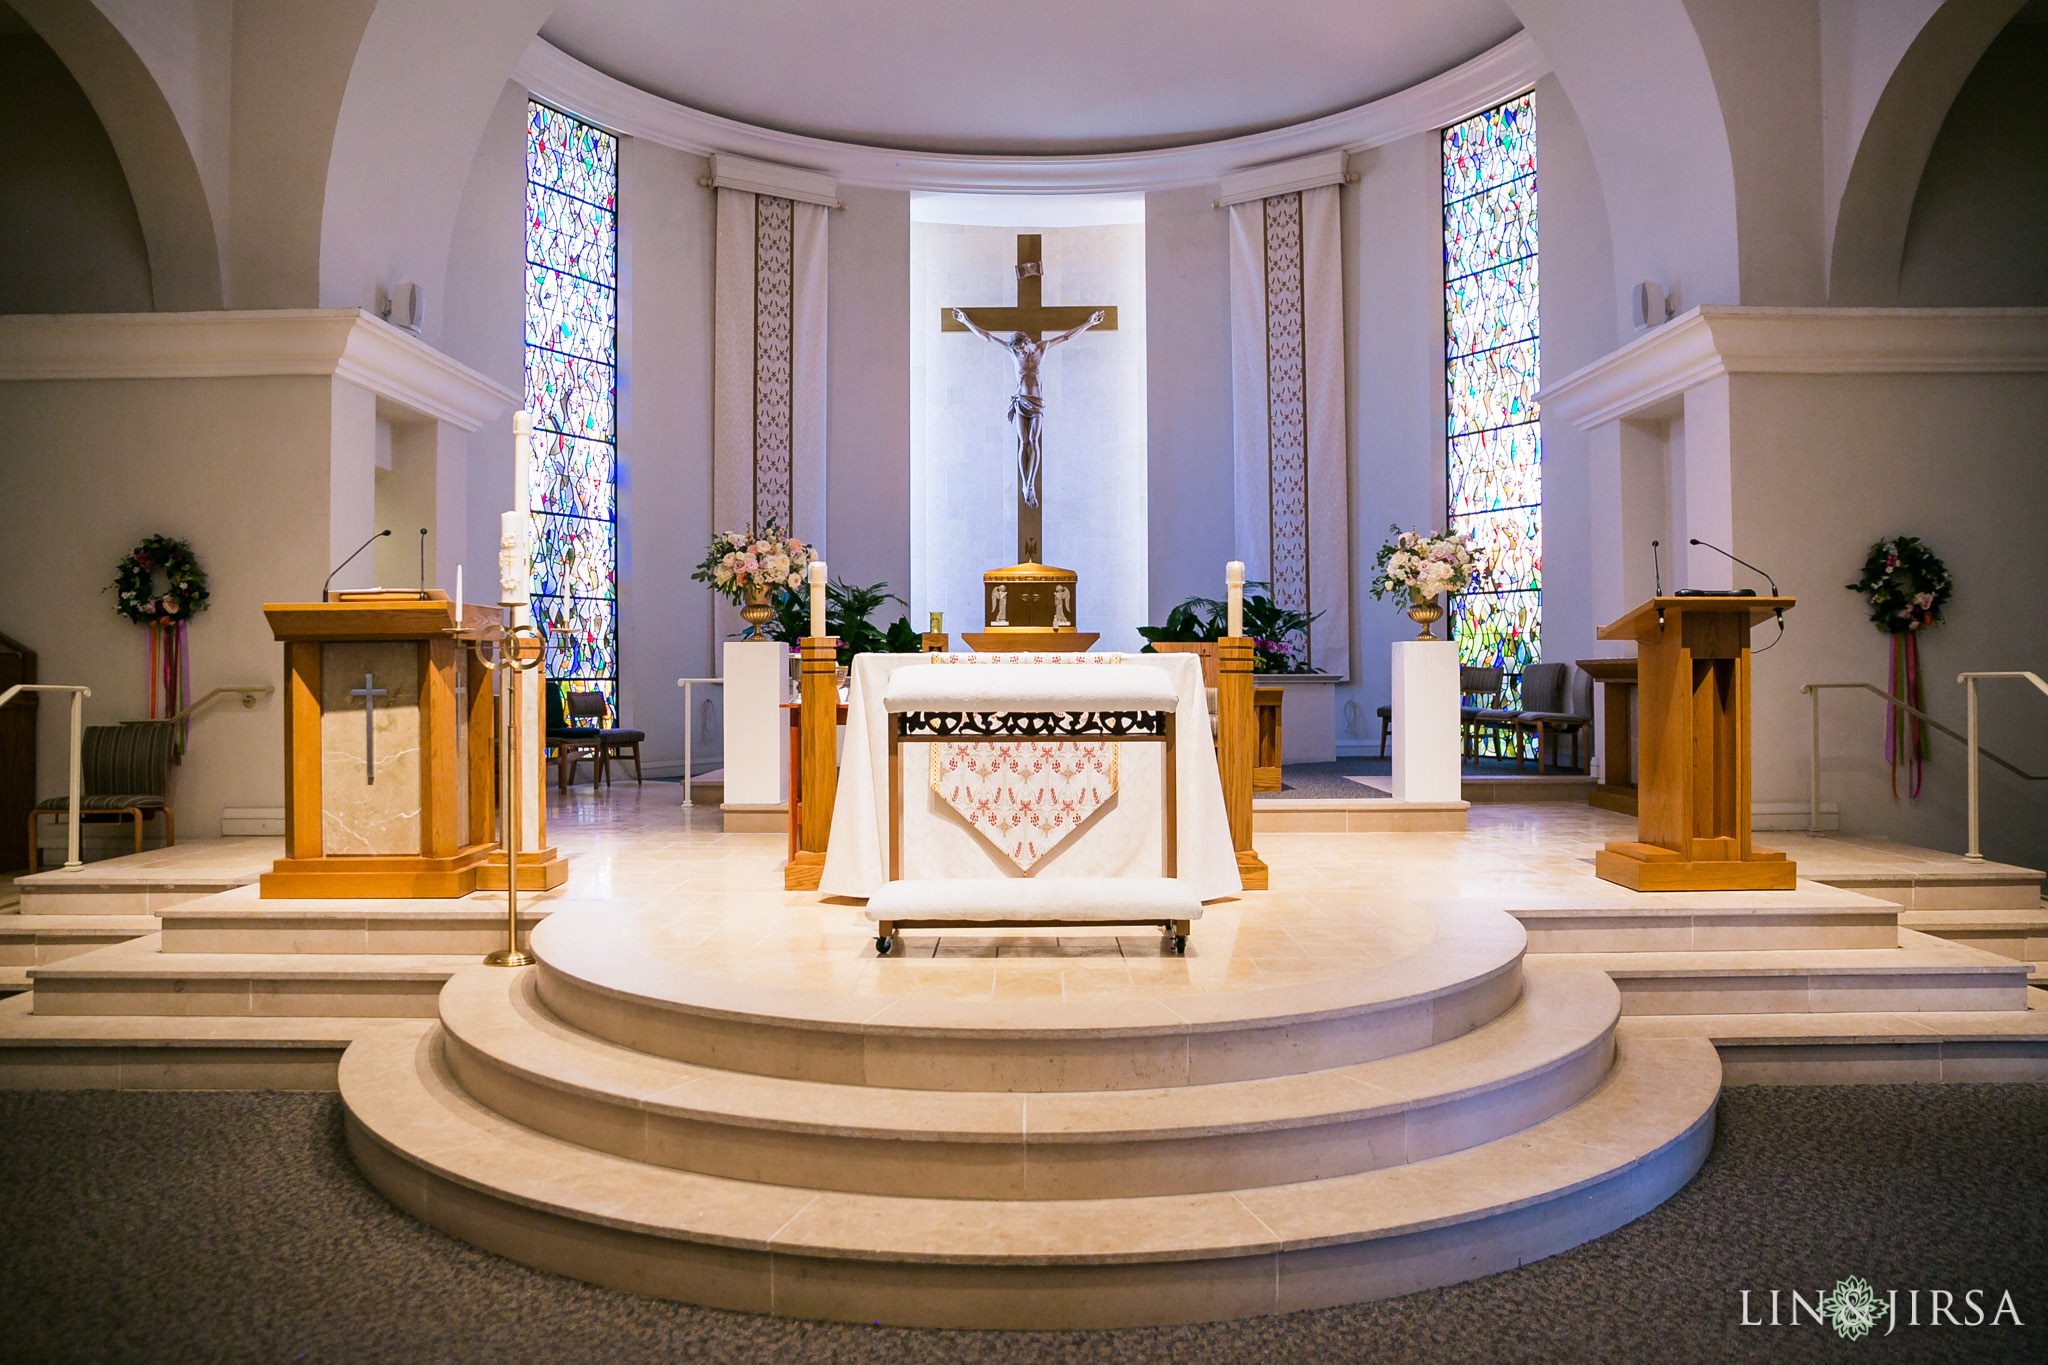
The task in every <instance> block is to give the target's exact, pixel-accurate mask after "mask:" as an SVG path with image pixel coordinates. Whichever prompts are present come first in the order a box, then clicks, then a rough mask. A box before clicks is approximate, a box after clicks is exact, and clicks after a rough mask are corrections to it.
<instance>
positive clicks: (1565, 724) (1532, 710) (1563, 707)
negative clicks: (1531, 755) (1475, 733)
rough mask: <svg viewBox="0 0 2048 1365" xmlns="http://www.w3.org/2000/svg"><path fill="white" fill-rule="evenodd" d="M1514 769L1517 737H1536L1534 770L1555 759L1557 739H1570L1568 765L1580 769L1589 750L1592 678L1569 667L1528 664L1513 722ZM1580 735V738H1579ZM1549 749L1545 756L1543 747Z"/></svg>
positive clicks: (1519, 765) (1518, 768)
mask: <svg viewBox="0 0 2048 1365" xmlns="http://www.w3.org/2000/svg"><path fill="white" fill-rule="evenodd" d="M1513 728H1514V735H1515V770H1516V771H1517V772H1519V771H1521V768H1522V745H1521V738H1522V736H1523V735H1524V734H1526V733H1533V734H1534V735H1535V736H1536V771H1537V772H1538V773H1539V774H1540V773H1542V772H1544V771H1545V770H1546V768H1547V766H1548V764H1549V763H1550V762H1552V761H1555V760H1556V758H1557V740H1558V736H1560V735H1563V734H1567V733H1568V734H1570V735H1571V737H1572V765H1573V766H1574V767H1580V768H1583V767H1584V766H1586V759H1587V758H1588V757H1590V756H1591V754H1592V749H1593V743H1592V739H1593V678H1592V675H1591V674H1589V673H1587V672H1586V671H1585V670H1584V669H1579V668H1574V667H1572V666H1571V665H1570V664H1562V663H1560V664H1530V665H1529V667H1528V670H1527V671H1526V672H1524V673H1523V674H1522V709H1521V710H1520V711H1519V712H1517V713H1516V715H1515V719H1514V727H1513ZM1582 736H1583V738H1582ZM1546 742H1548V744H1549V746H1550V749H1549V753H1548V754H1547V755H1546V753H1545V751H1544V745H1545V743H1546Z"/></svg>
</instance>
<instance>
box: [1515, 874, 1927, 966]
mask: <svg viewBox="0 0 2048 1365" xmlns="http://www.w3.org/2000/svg"><path fill="white" fill-rule="evenodd" d="M1598 885H1599V887H1600V889H1597V890H1592V891H1588V892H1585V893H1582V894H1579V895H1576V896H1555V895H1553V896H1518V897H1515V898H1513V899H1510V900H1508V901H1506V902H1505V903H1504V904H1503V908H1504V909H1506V910H1507V912H1508V913H1509V914H1511V915H1513V916H1514V917H1515V918H1516V919H1517V920H1518V921H1520V922H1521V925H1522V928H1523V929H1525V930H1527V931H1528V934H1529V951H1530V952H1531V953H1532V954H1533V953H1650V952H1741V951H1765V952H1771V951H1781V950H1802V949H1846V948H1895V947H1897V946H1898V925H1899V923H1900V913H1901V912H1900V910H1899V907H1898V906H1896V905H1893V904H1891V903H1890V902H1888V901H1882V900H1878V899H1876V898H1874V897H1871V896H1865V895H1860V894H1858V893H1856V892H1853V891H1841V890H1837V889H1835V888H1834V887H1831V886H1823V885H1819V884H1817V883H1811V882H1809V883H1805V884H1802V885H1801V886H1799V887H1798V888H1797V889H1795V890H1792V891H1708V892H1647V893H1637V892H1629V891H1624V890H1621V888H1618V887H1616V888H1611V890H1612V891H1613V892H1618V894H1610V889H1609V888H1607V886H1606V883H1600V884H1598Z"/></svg>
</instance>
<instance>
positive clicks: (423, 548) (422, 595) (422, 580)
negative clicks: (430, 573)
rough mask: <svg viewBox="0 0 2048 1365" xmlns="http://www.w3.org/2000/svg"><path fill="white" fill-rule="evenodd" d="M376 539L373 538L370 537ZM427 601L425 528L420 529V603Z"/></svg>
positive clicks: (373, 537)
mask: <svg viewBox="0 0 2048 1365" xmlns="http://www.w3.org/2000/svg"><path fill="white" fill-rule="evenodd" d="M371 539H372V540H374V539H376V537H375V536H372V537H371ZM426 600H427V528H426V527H424V526H422V527H420V601H422V602H424V601H426Z"/></svg>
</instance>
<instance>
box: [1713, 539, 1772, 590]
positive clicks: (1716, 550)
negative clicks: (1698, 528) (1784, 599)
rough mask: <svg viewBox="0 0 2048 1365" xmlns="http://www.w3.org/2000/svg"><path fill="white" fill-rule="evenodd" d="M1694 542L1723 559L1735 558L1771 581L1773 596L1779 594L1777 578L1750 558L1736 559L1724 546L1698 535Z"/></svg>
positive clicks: (1742, 564)
mask: <svg viewBox="0 0 2048 1365" xmlns="http://www.w3.org/2000/svg"><path fill="white" fill-rule="evenodd" d="M1692 543H1693V544H1694V545H1697V546H1699V547H1700V548H1701V549H1703V550H1712V551H1713V552H1714V553H1715V554H1717V555H1719V556H1721V558H1723V559H1733V560H1735V562H1736V563H1737V564H1740V565H1741V566H1742V567H1743V568H1745V569H1747V570H1749V571H1750V572H1751V573H1753V574H1755V575H1757V576H1758V577H1759V578H1761V579H1763V581H1764V582H1766V583H1769V584H1770V585H1771V596H1773V597H1776V596H1777V595H1778V584H1777V581H1776V580H1775V579H1773V578H1772V577H1771V576H1770V575H1769V574H1767V573H1765V572H1764V571H1763V570H1762V569H1759V568H1758V567H1757V566H1756V565H1754V564H1752V563H1750V562H1749V561H1748V560H1746V559H1736V558H1735V556H1734V555H1731V554H1729V553H1728V552H1727V551H1726V550H1724V549H1722V548H1721V547H1720V546H1718V545H1709V544H1707V542H1705V541H1704V540H1700V539H1699V538H1697V537H1695V538H1694V539H1693V541H1692Z"/></svg>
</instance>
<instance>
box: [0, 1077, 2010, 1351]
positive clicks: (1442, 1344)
mask: <svg viewBox="0 0 2048 1365" xmlns="http://www.w3.org/2000/svg"><path fill="white" fill-rule="evenodd" d="M339 1115H340V1104H339V1101H338V1100H337V1099H336V1097H334V1096H332V1095H286V1094H232V1093H227V1094H120V1093H112V1092H82V1093H71V1094H22V1093H0V1210H4V1214H0V1232H4V1235H0V1358H4V1359H6V1360H9V1361H74V1360H75V1361H100V1360H105V1361H185V1360H205V1361H243V1360H248V1361H272V1360H309V1361H472V1360H473V1361H494V1362H495V1361H556V1360H595V1359H604V1360H620V1361H638V1360H661V1361H698V1360H703V1361H721V1362H725V1361H732V1362H737V1361H827V1362H834V1365H854V1363H855V1362H870V1361H873V1362H892V1363H893V1362H927V1361H932V1362H935V1361H953V1360H969V1361H999V1362H1012V1361H1015V1362H1022V1361H1059V1362H1084V1361H1085V1362H1137V1361H1173V1362H1182V1363H1185V1365H1203V1363H1205V1362H1221V1361H1259V1362H1289V1361H1319V1360H1328V1361H1366V1360H1387V1361H1402V1362H1410V1361H1467V1360H1469V1361H1489V1362H1490V1361H1582V1360H1584V1361H1610V1360H1611V1361H1628V1362H1641V1361H1722V1360H1755V1361H1797V1360H1844V1361H1856V1360H1913V1361H1921V1360H1956V1361H1980V1360H1982V1361H1994V1360H2023V1359H2028V1358H2031V1359H2034V1360H2042V1359H2048V1332H2044V1329H2043V1327H2042V1323H2043V1322H2044V1321H2048V1217H2044V1213H2043V1202H2042V1201H2043V1196H2044V1195H2048V1086H2027V1085H2008V1086H1988V1085H1987V1086H1884V1087H1878V1086H1868V1087H1840V1088H1825V1087H1812V1088H1796V1089H1777V1090H1772V1089H1741V1090H1731V1091H1729V1092H1727V1094H1726V1095H1725V1096H1724V1097H1723V1099H1722V1101H1721V1115H1720V1123H1721V1129H1720V1136H1719V1140H1718V1142H1717V1144H1716V1146H1715V1150H1714V1153H1713V1155H1712V1157H1711V1158H1710V1159H1709V1160H1708V1162H1707V1165H1706V1167H1705V1168H1704V1169H1703V1170H1702V1171H1701V1173H1700V1174H1699V1176H1698V1177H1697V1178H1696V1179H1695V1180H1694V1181H1693V1182H1692V1184H1691V1185H1689V1186H1688V1187H1687V1188H1685V1189H1684V1190H1682V1191H1680V1192H1679V1193H1678V1195H1677V1196H1675V1197H1674V1198H1673V1199H1671V1200H1670V1201H1669V1202H1667V1203H1666V1204H1664V1205H1663V1206H1662V1207H1660V1208H1658V1209H1656V1210H1655V1211H1653V1212H1652V1213H1650V1214H1649V1215H1648V1216H1646V1217H1644V1218H1642V1219H1640V1220H1638V1221H1637V1222H1635V1223H1632V1224H1630V1225H1629V1226H1628V1227H1625V1228H1623V1229H1621V1230H1620V1231H1618V1232H1616V1233H1614V1234H1612V1235H1610V1236H1608V1237H1606V1238H1603V1239H1601V1240H1599V1241H1597V1242H1593V1243H1590V1244H1588V1245H1586V1246H1583V1247H1579V1248H1577V1249H1575V1250H1572V1251H1569V1252H1566V1253H1564V1254H1562V1255H1559V1256H1554V1257H1551V1258H1549V1259H1547V1260H1543V1261H1538V1262H1535V1263H1533V1264H1530V1265H1527V1266H1524V1267H1522V1268H1520V1269H1518V1270H1513V1271H1509V1272H1507V1273H1505V1274H1501V1275H1494V1276H1489V1277H1487V1278H1485V1279H1482V1280H1477V1281H1473V1282H1471V1283H1469V1284H1464V1285H1457V1286H1454V1287H1452V1288H1449V1289H1443V1290H1437V1291H1432V1292H1429V1293H1423V1294H1415V1295H1410V1296H1408V1297H1406V1298H1402V1299H1396V1300H1391V1301H1388V1302H1384V1303H1378V1304H1367V1305H1362V1306H1359V1307H1355V1308H1344V1309H1332V1310H1326V1311H1318V1312H1309V1313H1297V1314H1294V1315H1292V1316H1288V1317H1278V1318H1263V1319H1254V1320H1251V1321H1246V1322H1235V1323H1222V1324H1217V1325H1213V1326H1203V1327H1184V1328H1159V1329H1133V1330H1123V1331H1096V1332H1071V1333H994V1332H932V1331H908V1330H899V1329H892V1328H877V1327H855V1326H844V1325H836V1324H819V1323H804V1322H791V1321H784V1320H779V1319H773V1318H765V1317H755V1316H750V1315H746V1314H739V1313H724V1312H716V1311H712V1310H709V1309H702V1308H691V1307H687V1306H684V1305H680V1304H672V1303H664V1302H659V1301H656V1300H651V1299H643V1298H639V1297H636V1296H633V1295H630V1294H621V1293H615V1292H612V1291H610V1290H604V1289H598V1288H594V1287H592V1286H589V1285H584V1284H579V1283H577V1282H575V1281H572V1280H566V1279H561V1278H558V1277H555V1276H551V1275H544V1274H541V1273H539V1272H536V1271H532V1270H528V1269H526V1268H525V1267H523V1266H519V1265H515V1264H513V1263H512V1262H510V1261H504V1260H500V1259H498V1258H497V1257H494V1256H490V1255H487V1254H485V1253H483V1252H480V1251H477V1250H474V1249H473V1248H471V1247H468V1246H465V1245H463V1244H462V1243H459V1242H456V1241H454V1240H452V1239H450V1238H447V1237H444V1236H443V1235H441V1234H440V1233H438V1232H434V1231H432V1230H431V1229H429V1228H427V1227H425V1226H423V1225H422V1224H420V1223H417V1222H414V1221H413V1220H412V1219H411V1218H409V1217H407V1216H406V1215H404V1214H401V1213H399V1212H397V1211H396V1210H395V1209H393V1208H392V1207H391V1206H390V1205H388V1204H386V1203H385V1202H384V1200H383V1199H382V1198H381V1197H380V1196H379V1195H378V1194H377V1193H376V1191H374V1190H372V1189H371V1188H370V1187H369V1186H368V1185H367V1184H366V1183H364V1181H363V1180H362V1179H361V1177H359V1176H358V1175H357V1174H356V1172H355V1169H354V1167H353V1166H352V1165H351V1164H350V1162H349V1160H348V1157H347V1154H346V1152H345V1151H344V1150H343V1147H342V1144H341V1133H340V1119H339ZM1852 1274H1854V1275H1861V1276H1863V1277H1864V1278H1865V1279H1867V1280H1869V1281H1870V1282H1871V1283H1872V1284H1873V1285H1875V1286H1877V1287H1878V1289H1879V1290H1880V1291H1883V1290H1885V1289H1887V1288H1890V1287H1899V1288H1901V1289H1902V1290H1903V1289H1904V1288H1907V1287H1920V1288H1948V1289H1952V1290H1956V1291H1961V1290H1964V1289H1968V1288H1984V1289H1988V1290H1991V1291H1992V1295H1991V1301H1990V1302H1991V1305H1992V1306H1994V1307H1995V1305H1996V1298H1997V1291H1999V1290H2007V1289H2009V1290H2010V1291H2011V1292H2012V1294H2013V1298H2014V1301H2015V1303H2016V1304H2017V1306H2018V1309H2019V1313H2020V1317H2021V1319H2022V1321H2023V1322H2024V1323H2025V1324H2026V1326H2025V1327H2024V1328H2022V1329H2018V1330H2015V1329H2013V1328H2010V1327H2000V1328H1996V1329H1993V1328H1990V1327H1979V1328H1975V1329H1971V1328H1966V1327H1951V1326H1946V1325H1944V1326H1941V1327H1932V1328H1930V1327H1922V1328H1919V1329H1914V1328H1910V1327H1905V1326H1901V1327H1900V1328H1899V1329H1898V1331H1897V1333H1896V1334H1895V1335H1893V1336H1891V1337H1889V1338H1882V1337H1878V1336H1872V1337H1871V1338H1869V1339H1866V1340H1864V1341H1861V1342H1848V1341H1841V1340H1838V1339H1837V1338H1836V1336H1835V1335H1834V1333H1833V1332H1832V1331H1831V1330H1830V1329H1828V1328H1825V1327H1815V1326H1813V1325H1812V1324H1810V1323H1807V1324H1804V1325H1802V1326H1801V1327H1799V1328H1798V1329H1796V1330H1795V1329H1790V1328H1779V1329H1776V1330H1773V1329H1770V1328H1767V1327H1756V1328H1747V1329H1745V1328H1742V1327H1740V1326H1738V1325H1737V1323H1738V1314H1739V1311H1740V1304H1739V1299H1738V1297H1737V1291H1738V1290H1739V1289H1741V1288H1744V1287H1747V1288H1750V1289H1752V1290H1768V1289H1770V1288H1773V1287H1776V1288H1782V1289H1786V1290H1789V1289H1790V1288H1791V1287H1793V1286H1802V1287H1806V1288H1808V1289H1810V1290H1818V1289H1823V1288H1828V1287H1831V1286H1832V1285H1833V1284H1834V1283H1835V1281H1836V1280H1837V1279H1838V1278H1840V1277H1843V1276H1846V1275H1852ZM1764 1298H1765V1296H1762V1295H1758V1294H1752V1302H1753V1303H1761V1302H1763V1301H1764ZM1902 1302H1903V1299H1902ZM1882 1330H1883V1329H1882V1326H1881V1325H1880V1328H1879V1331H1882Z"/></svg>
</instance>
